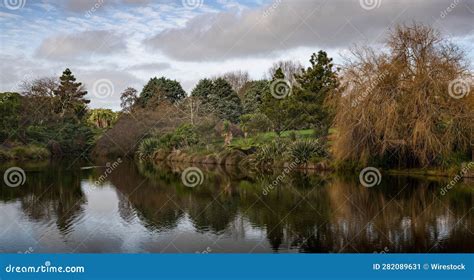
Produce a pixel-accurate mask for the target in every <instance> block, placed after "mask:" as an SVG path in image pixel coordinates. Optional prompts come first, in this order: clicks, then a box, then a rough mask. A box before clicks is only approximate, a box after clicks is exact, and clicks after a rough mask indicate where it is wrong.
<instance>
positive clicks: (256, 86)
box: [242, 80, 270, 114]
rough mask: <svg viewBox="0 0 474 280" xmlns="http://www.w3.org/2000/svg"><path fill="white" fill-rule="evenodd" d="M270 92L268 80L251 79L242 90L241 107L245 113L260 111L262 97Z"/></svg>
mask: <svg viewBox="0 0 474 280" xmlns="http://www.w3.org/2000/svg"><path fill="white" fill-rule="evenodd" d="M269 92H270V88H269V86H268V81H265V80H261V81H252V82H249V83H248V86H246V89H245V92H244V98H243V102H242V103H243V107H244V113H245V114H254V113H257V112H259V111H260V109H261V108H260V107H261V106H262V98H263V96H264V95H265V94H266V93H269Z"/></svg>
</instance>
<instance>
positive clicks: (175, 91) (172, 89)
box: [139, 77, 186, 107]
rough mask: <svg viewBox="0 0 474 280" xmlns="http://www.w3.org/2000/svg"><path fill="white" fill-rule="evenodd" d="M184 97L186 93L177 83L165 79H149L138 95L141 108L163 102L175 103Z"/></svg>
mask: <svg viewBox="0 0 474 280" xmlns="http://www.w3.org/2000/svg"><path fill="white" fill-rule="evenodd" d="M185 96H186V92H185V91H184V90H183V88H182V87H181V84H180V83H179V82H178V81H175V80H170V79H167V78H165V77H161V78H156V77H154V78H151V79H150V80H149V81H148V83H147V84H146V85H145V86H144V87H143V90H142V92H141V93H140V97H139V102H140V104H142V106H153V107H156V105H159V104H161V103H162V102H163V101H165V100H166V101H169V102H171V103H176V102H177V101H179V100H181V99H183V98H184V97H185Z"/></svg>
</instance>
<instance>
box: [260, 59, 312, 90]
mask: <svg viewBox="0 0 474 280" xmlns="http://www.w3.org/2000/svg"><path fill="white" fill-rule="evenodd" d="M278 68H281V70H283V74H285V77H286V79H288V81H290V83H291V84H292V85H293V84H294V83H295V81H296V79H295V75H298V74H301V70H302V69H303V66H302V65H301V63H300V62H298V61H293V60H280V61H278V62H276V63H273V65H272V67H270V69H268V71H267V73H266V74H265V78H266V79H267V80H271V79H272V77H273V76H274V75H275V72H276V70H277V69H278Z"/></svg>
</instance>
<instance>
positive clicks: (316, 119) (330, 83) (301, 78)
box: [289, 51, 339, 135]
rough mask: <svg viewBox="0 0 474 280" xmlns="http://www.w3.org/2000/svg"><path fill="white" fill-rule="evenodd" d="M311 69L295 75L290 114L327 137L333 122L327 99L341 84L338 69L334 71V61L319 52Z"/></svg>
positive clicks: (298, 122)
mask: <svg viewBox="0 0 474 280" xmlns="http://www.w3.org/2000/svg"><path fill="white" fill-rule="evenodd" d="M310 63H311V66H309V67H308V68H307V69H302V70H301V74H298V75H296V76H295V78H296V83H297V86H296V87H295V90H294V96H293V101H294V102H291V103H290V105H291V106H290V107H289V111H290V115H291V116H294V117H295V118H296V119H297V122H296V123H297V124H299V125H300V126H301V127H299V128H308V127H313V128H316V129H318V130H320V133H321V134H322V135H326V134H327V131H328V129H329V127H330V125H331V122H332V115H331V112H330V110H329V107H328V106H326V104H325V102H326V99H327V98H328V97H329V94H330V93H331V92H334V90H335V89H336V88H337V87H338V85H339V78H338V76H337V69H334V64H333V63H332V58H329V57H328V55H327V53H326V52H324V51H319V52H318V54H313V55H312V56H311V59H310Z"/></svg>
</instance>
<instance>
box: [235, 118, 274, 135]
mask: <svg viewBox="0 0 474 280" xmlns="http://www.w3.org/2000/svg"><path fill="white" fill-rule="evenodd" d="M240 121H241V126H242V130H243V131H244V132H246V133H248V134H251V135H253V134H257V133H260V132H267V131H268V130H269V128H271V127H272V123H271V121H270V120H269V119H268V117H267V116H265V115H264V114H261V113H257V114H245V115H242V116H241V117H240Z"/></svg>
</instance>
